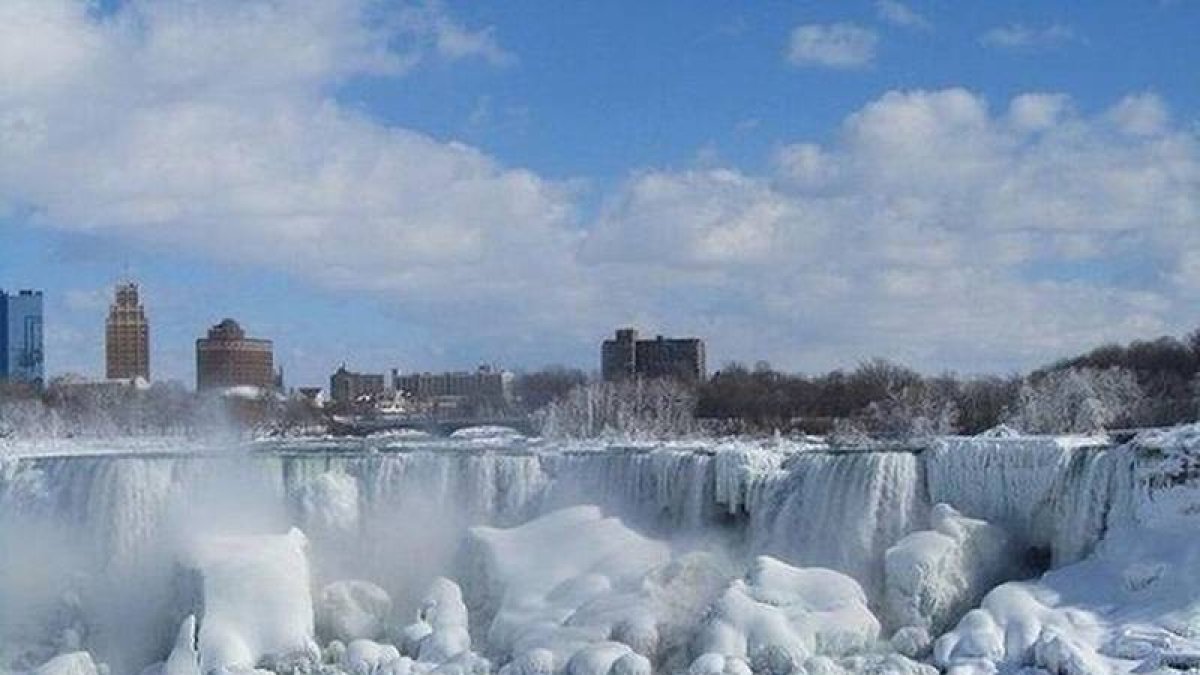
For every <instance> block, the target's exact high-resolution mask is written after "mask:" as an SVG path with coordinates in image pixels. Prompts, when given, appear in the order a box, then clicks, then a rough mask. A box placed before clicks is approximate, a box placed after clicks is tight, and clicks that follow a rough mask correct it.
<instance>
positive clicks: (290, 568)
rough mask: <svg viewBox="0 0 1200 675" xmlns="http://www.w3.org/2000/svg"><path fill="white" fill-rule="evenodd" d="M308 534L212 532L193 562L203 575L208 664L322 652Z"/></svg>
mask: <svg viewBox="0 0 1200 675" xmlns="http://www.w3.org/2000/svg"><path fill="white" fill-rule="evenodd" d="M306 547H307V539H306V538H305V537H304V534H303V533H302V532H300V531H299V530H296V529H293V530H291V531H290V532H288V533H287V534H285V535H260V536H223V537H205V538H202V539H201V540H200V541H198V542H197V543H196V544H195V545H194V546H193V548H192V551H191V555H190V559H189V560H188V561H187V564H188V565H189V566H191V567H192V568H194V569H195V570H196V571H197V573H198V575H199V577H200V580H201V585H202V594H203V596H202V607H203V613H202V615H201V616H200V617H199V630H198V633H197V641H196V646H197V650H198V651H199V656H200V670H201V672H203V673H207V672H209V671H212V670H216V669H219V668H253V667H254V666H255V665H256V664H257V663H258V662H259V661H260V660H261V659H262V658H264V657H266V656H272V655H275V656H279V655H287V654H291V653H297V652H299V653H313V652H316V651H317V649H316V643H315V641H314V636H313V603H312V596H311V593H310V591H309V574H308V560H307V557H306V554H305V549H306Z"/></svg>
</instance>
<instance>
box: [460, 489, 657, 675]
mask: <svg viewBox="0 0 1200 675" xmlns="http://www.w3.org/2000/svg"><path fill="white" fill-rule="evenodd" d="M469 550H470V551H471V558H472V565H473V569H475V570H476V574H477V576H478V580H479V581H480V582H481V583H482V584H483V590H484V595H485V596H487V597H488V598H489V602H490V604H492V606H495V607H497V609H496V611H495V617H494V619H493V620H492V624H491V627H490V629H489V631H488V642H489V647H490V648H491V649H492V650H493V651H494V652H495V653H498V654H501V655H503V656H508V655H513V656H516V655H520V654H522V653H524V652H526V651H529V650H530V649H549V650H550V651H551V652H552V653H554V654H555V657H556V659H557V662H558V663H559V664H562V663H563V662H565V661H566V660H567V659H569V658H570V657H571V655H573V654H574V653H575V652H576V651H578V649H579V647H580V646H582V645H584V644H587V643H592V642H597V641H602V640H605V639H606V638H607V637H609V636H610V635H611V634H612V630H613V626H614V625H615V624H616V623H618V622H620V621H621V620H623V619H625V618H628V617H629V616H630V613H631V612H632V613H636V612H637V611H638V610H637V607H638V605H639V603H638V601H637V600H636V599H635V598H631V597H628V596H626V597H622V598H619V599H618V598H617V597H616V596H617V595H619V594H629V593H635V592H636V590H637V588H638V585H639V584H640V582H641V580H642V579H643V578H644V577H645V576H646V574H647V572H649V571H650V570H651V569H653V568H655V567H657V566H660V565H662V564H663V563H665V562H667V560H668V559H669V550H668V548H667V546H666V545H664V544H662V543H660V542H656V541H653V540H651V539H648V538H646V537H644V536H642V535H640V534H638V533H636V532H634V531H633V530H630V529H629V528H627V527H625V525H624V524H623V523H622V522H621V521H620V520H618V519H616V518H606V517H604V515H603V514H602V513H601V511H600V509H598V508H596V507H594V506H580V507H573V508H569V509H563V510H561V511H556V512H554V513H551V514H549V515H546V516H542V517H540V518H537V519H535V520H533V521H530V522H528V523H526V524H524V525H521V526H520V527H515V528H511V529H507V530H502V529H497V528H489V527H476V528H472V530H471V532H470V543H469ZM635 595H636V593H635ZM601 599H605V600H606V601H605V603H604V604H602V605H593V606H591V607H590V608H589V609H587V610H584V609H583V608H584V607H585V606H586V605H588V604H589V603H593V602H599V601H601ZM614 606H616V607H617V608H618V610H619V611H610V609H611V608H612V607H614ZM573 616H574V617H575V621H574V622H573V623H572V625H570V626H568V625H566V623H567V619H568V618H571V617H573Z"/></svg>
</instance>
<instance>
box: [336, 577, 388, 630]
mask: <svg viewBox="0 0 1200 675" xmlns="http://www.w3.org/2000/svg"><path fill="white" fill-rule="evenodd" d="M391 613H392V599H391V598H390V597H389V596H388V594H387V591H385V590H383V589H382V588H380V587H378V586H376V585H375V584H373V583H371V582H369V581H359V580H347V581H335V582H333V583H331V584H328V585H327V586H325V588H323V589H322V590H321V595H320V598H319V600H318V602H317V632H318V633H319V634H320V635H321V636H322V637H324V638H327V639H336V640H341V641H342V642H351V641H354V640H358V639H360V638H365V639H368V640H374V639H376V638H378V637H380V635H382V634H383V631H384V629H385V628H386V626H387V620H388V616H389V615H390V614H391Z"/></svg>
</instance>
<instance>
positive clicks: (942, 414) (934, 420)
mask: <svg viewBox="0 0 1200 675" xmlns="http://www.w3.org/2000/svg"><path fill="white" fill-rule="evenodd" d="M958 415H959V411H958V405H957V404H956V403H955V401H954V398H953V397H952V396H950V395H948V394H946V393H944V392H941V391H939V390H938V389H937V388H935V387H933V386H930V385H929V384H925V383H922V384H915V385H909V386H906V387H903V388H900V389H897V390H893V391H892V392H890V393H889V394H888V396H887V398H885V399H883V400H882V401H875V402H874V403H871V404H870V405H869V406H867V410H866V415H865V416H864V420H863V421H864V425H865V427H866V429H867V430H868V431H869V432H871V433H872V434H876V435H880V436H887V437H891V438H902V439H903V438H916V437H923V436H939V435H945V434H952V433H954V432H955V429H956V424H957V422H958Z"/></svg>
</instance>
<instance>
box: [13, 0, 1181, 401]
mask: <svg viewBox="0 0 1200 675" xmlns="http://www.w3.org/2000/svg"><path fill="white" fill-rule="evenodd" d="M1197 34H1200V2H1198V1H1197V0H1161V1H1154V0H1146V1H1142V2H1129V1H1126V0H1121V1H1096V2H1087V3H1080V2H1066V1H1064V2H1052V1H1046V2H1033V1H1030V2H986V3H985V2H981V1H977V0H969V1H967V2H951V1H950V0H934V1H930V2H916V1H915V0H914V1H912V2H907V3H902V2H899V1H897V0H878V1H875V2H872V1H862V2H838V3H830V2H800V1H792V2H775V1H771V0H760V1H756V2H753V3H730V2H718V1H716V0H688V1H683V0H680V1H677V2H668V1H665V0H664V1H661V2H641V1H632V0H631V1H622V0H613V1H606V2H595V3H561V2H551V1H549V0H546V1H532V0H529V1H525V0H509V1H504V2H501V1H487V0H480V1H478V2H457V1H451V0H431V1H427V2H411V3H410V2H398V1H394V2H374V1H371V0H289V1H282V0H203V1H197V0H125V1H121V0H104V1H97V0H93V1H92V2H83V1H79V0H0V287H3V288H8V289H10V290H12V289H17V288H27V287H33V288H39V289H43V290H44V291H45V293H46V321H45V325H46V340H47V344H46V353H47V369H48V371H49V373H50V374H51V375H55V374H63V373H68V372H71V373H78V374H82V375H85V376H100V375H102V370H103V324H104V315H105V312H106V307H107V304H108V302H109V301H110V298H111V295H112V285H113V284H114V283H115V282H116V281H118V280H119V279H122V278H127V277H128V278H133V279H135V280H137V281H138V282H139V283H140V284H141V286H142V291H143V297H144V300H145V303H146V307H147V312H148V314H149V316H150V320H151V331H152V355H151V359H152V363H151V368H152V371H153V375H154V377H155V378H158V379H179V380H182V381H184V382H186V383H191V382H193V381H194V376H195V375H194V340H195V339H196V338H197V337H199V336H201V335H202V334H203V333H204V331H205V330H206V329H207V328H208V327H209V326H211V325H213V324H215V323H217V322H218V321H220V320H221V319H222V318H223V317H226V316H229V317H233V318H235V319H237V320H238V321H239V322H240V323H242V325H243V326H244V327H245V328H246V330H247V331H248V332H249V333H250V334H251V335H254V336H257V337H267V338H271V339H273V340H274V341H275V345H276V358H277V361H278V362H279V363H280V365H281V366H282V367H283V368H284V370H285V375H286V377H287V381H288V383H289V384H291V385H306V384H320V383H323V382H325V381H326V379H327V377H328V375H329V373H331V372H332V371H333V370H334V369H335V368H336V367H337V366H338V365H339V364H341V363H343V362H344V363H346V364H347V365H348V366H349V367H351V368H352V369H357V370H368V371H382V370H384V369H388V368H392V367H397V368H400V369H402V370H437V369H444V368H445V369H465V368H473V367H474V366H475V365H478V364H481V363H489V364H494V365H498V366H501V367H508V368H512V369H531V368H537V367H540V366H543V365H548V364H565V365H570V366H576V367H582V368H584V369H595V368H597V367H598V354H599V343H600V341H601V340H602V339H603V338H604V337H606V336H607V335H608V334H609V333H610V332H611V331H612V330H613V329H615V328H617V327H619V326H624V325H631V326H636V327H638V328H640V329H641V330H642V331H643V332H644V333H647V334H651V335H653V334H655V333H663V334H667V335H679V336H699V337H703V338H704V339H705V340H706V341H707V345H708V355H709V361H710V369H715V368H719V367H720V366H721V364H723V363H726V362H728V361H732V360H739V361H743V362H750V363H753V362H756V361H759V360H766V361H769V362H771V363H772V364H773V365H775V366H776V367H779V368H783V369H787V370H793V371H805V372H817V371H824V370H828V369H832V368H839V367H841V368H847V367H853V366H854V365H855V364H856V363H858V362H860V361H862V360H864V359H867V358H870V357H873V356H881V357H886V358H890V359H893V360H896V361H899V362H903V363H906V364H909V365H911V366H914V367H916V368H919V369H921V370H924V371H927V372H940V371H944V370H954V371H957V372H961V373H968V374H975V373H993V372H999V373H1003V372H1011V371H1014V370H1020V369H1025V368H1029V367H1033V366H1037V365H1040V364H1043V363H1046V362H1048V361H1052V360H1054V359H1056V358H1060V357H1062V356H1066V355H1070V354H1073V353H1077V352H1079V351H1081V350H1083V349H1087V348H1089V347H1091V346H1095V345H1098V344H1101V343H1104V342H1109V341H1118V340H1119V341H1125V340H1132V339H1138V338H1151V337H1155V336H1158V335H1163V334H1174V335H1180V334H1183V333H1186V332H1188V331H1190V330H1192V329H1194V328H1196V327H1197V326H1200V311H1197V309H1198V308H1200V137H1198V135H1200V68H1197V67H1196V64H1198V63H1200V40H1196V39H1195V36H1196V35H1197Z"/></svg>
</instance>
